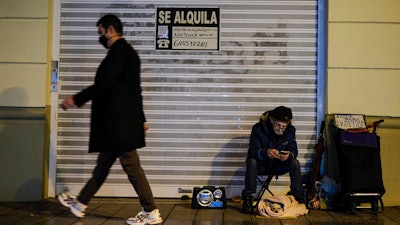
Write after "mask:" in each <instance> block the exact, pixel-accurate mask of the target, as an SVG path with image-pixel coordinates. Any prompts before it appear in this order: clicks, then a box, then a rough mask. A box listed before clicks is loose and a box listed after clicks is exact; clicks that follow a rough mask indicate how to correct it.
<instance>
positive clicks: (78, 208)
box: [69, 199, 87, 218]
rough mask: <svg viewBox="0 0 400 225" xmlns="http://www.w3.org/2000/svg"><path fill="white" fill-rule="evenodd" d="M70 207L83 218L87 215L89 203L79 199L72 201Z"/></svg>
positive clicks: (77, 215) (76, 214)
mask: <svg viewBox="0 0 400 225" xmlns="http://www.w3.org/2000/svg"><path fill="white" fill-rule="evenodd" d="M69 208H70V210H71V212H72V213H73V214H74V215H75V216H76V217H79V218H83V217H85V215H86V208H87V205H85V204H82V203H80V202H79V201H78V199H75V200H74V201H72V202H71V204H70V205H69Z"/></svg>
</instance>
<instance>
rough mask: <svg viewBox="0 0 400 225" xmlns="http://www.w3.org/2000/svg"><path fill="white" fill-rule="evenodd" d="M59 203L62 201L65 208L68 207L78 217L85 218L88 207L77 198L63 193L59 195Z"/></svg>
mask: <svg viewBox="0 0 400 225" xmlns="http://www.w3.org/2000/svg"><path fill="white" fill-rule="evenodd" d="M58 201H60V203H61V204H62V205H63V206H65V207H68V208H69V209H70V211H71V212H72V214H74V215H75V216H76V217H79V218H83V217H85V215H86V208H87V205H85V204H83V203H81V202H79V201H78V199H76V197H75V196H72V195H69V194H67V193H61V194H59V195H58Z"/></svg>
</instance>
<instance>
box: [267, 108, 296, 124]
mask: <svg viewBox="0 0 400 225" xmlns="http://www.w3.org/2000/svg"><path fill="white" fill-rule="evenodd" d="M269 116H271V117H272V118H274V119H276V120H278V121H279V122H284V123H288V122H289V121H290V120H291V119H293V115H292V110H291V109H290V108H287V107H285V106H279V107H276V108H275V109H274V110H272V111H270V113H269Z"/></svg>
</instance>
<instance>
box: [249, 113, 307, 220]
mask: <svg viewBox="0 0 400 225" xmlns="http://www.w3.org/2000/svg"><path fill="white" fill-rule="evenodd" d="M292 118H293V116H292V110H291V109H290V108H287V107H284V106H279V107H277V108H275V109H274V110H271V111H267V112H265V113H264V114H262V115H261V118H260V121H259V122H258V123H256V124H255V125H254V126H253V128H252V131H251V135H250V144H249V150H248V153H247V159H246V174H245V189H244V190H243V192H242V199H243V208H242V212H243V213H251V209H252V204H253V196H252V194H254V193H256V188H257V175H258V174H269V173H273V174H275V175H283V174H285V173H287V172H289V176H290V182H291V184H290V192H289V193H288V194H290V195H293V196H294V197H295V198H296V200H297V201H298V202H299V203H303V187H302V183H301V171H300V163H299V161H298V160H297V159H296V157H297V153H298V150H297V143H296V134H295V133H296V129H295V128H294V127H293V126H292V125H291V120H292Z"/></svg>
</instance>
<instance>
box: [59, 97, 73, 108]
mask: <svg viewBox="0 0 400 225" xmlns="http://www.w3.org/2000/svg"><path fill="white" fill-rule="evenodd" d="M74 105H75V102H74V98H73V97H72V96H68V97H67V98H66V99H64V101H63V102H62V103H61V108H62V109H64V110H67V109H68V108H71V107H72V106H74Z"/></svg>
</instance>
